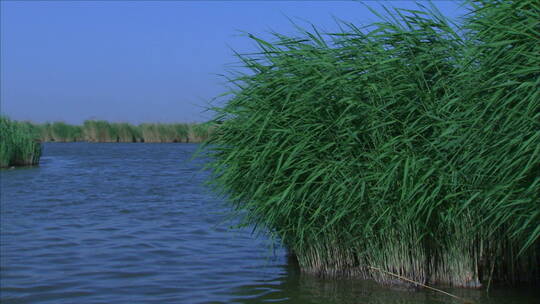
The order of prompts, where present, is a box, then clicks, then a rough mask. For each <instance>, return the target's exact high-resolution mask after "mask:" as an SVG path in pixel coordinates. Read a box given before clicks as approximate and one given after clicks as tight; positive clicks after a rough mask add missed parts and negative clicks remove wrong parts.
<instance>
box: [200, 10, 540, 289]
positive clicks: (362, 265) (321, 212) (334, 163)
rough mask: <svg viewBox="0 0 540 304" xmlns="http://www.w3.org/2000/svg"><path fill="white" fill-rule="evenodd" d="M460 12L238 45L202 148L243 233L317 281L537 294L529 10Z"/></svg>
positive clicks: (538, 188)
mask: <svg viewBox="0 0 540 304" xmlns="http://www.w3.org/2000/svg"><path fill="white" fill-rule="evenodd" d="M468 5H469V7H470V8H471V11H470V13H469V14H468V15H467V17H466V18H465V19H464V20H463V21H462V22H460V23H456V24H454V23H452V22H451V21H450V20H448V19H446V18H445V17H443V16H442V15H441V14H440V12H438V11H437V10H436V9H435V8H434V7H426V6H419V8H418V10H395V11H391V10H387V14H386V15H379V17H380V21H379V22H377V23H375V24H371V25H369V26H366V27H362V28H360V27H357V26H356V25H354V24H350V23H345V22H343V23H342V24H341V28H342V31H341V32H339V33H328V34H323V33H320V32H319V31H318V30H317V29H316V27H313V29H311V30H303V29H300V30H299V31H300V33H299V34H298V36H295V37H288V36H284V35H281V34H279V33H275V34H274V39H273V40H272V41H265V40H262V39H260V38H257V37H255V36H253V35H250V38H251V39H253V40H254V41H255V42H256V43H257V44H258V45H259V50H260V51H259V52H258V53H257V54H249V55H239V58H240V59H241V61H242V63H243V64H244V66H245V67H246V68H248V69H249V70H250V72H248V73H246V74H240V75H239V76H235V77H234V78H233V80H231V83H232V86H233V89H232V93H231V94H232V96H231V98H230V100H229V101H228V102H227V104H226V105H225V106H222V107H216V108H215V109H214V110H215V111H216V112H217V115H216V116H215V118H214V120H213V123H214V125H219V128H217V129H216V130H214V133H213V136H212V138H211V139H210V140H209V142H208V143H207V145H206V149H207V150H206V151H207V152H208V156H210V157H211V162H210V164H209V168H211V169H212V172H213V180H212V185H213V186H214V187H215V189H217V190H218V191H220V193H222V194H224V195H226V196H227V197H228V199H229V200H230V202H231V204H232V206H233V207H234V209H235V210H236V211H237V212H238V215H239V216H241V218H242V219H243V221H242V223H243V225H246V226H254V227H256V229H259V231H269V232H270V234H271V235H272V236H274V237H276V238H279V239H280V240H281V241H282V242H283V244H284V245H285V246H287V247H288V248H289V249H290V251H291V252H292V253H294V254H295V255H296V257H297V259H298V261H299V264H300V266H301V269H302V270H303V271H304V272H308V273H313V274H317V275H320V276H352V277H361V278H373V279H375V280H376V281H379V282H382V283H388V284H395V283H398V282H397V281H396V279H395V277H393V276H389V275H387V274H386V273H392V274H395V275H398V276H401V277H405V278H408V279H411V280H414V281H416V282H420V283H422V284H446V285H452V286H462V287H479V286H481V285H482V284H486V283H488V284H489V283H490V282H492V281H496V282H501V283H508V284H518V283H523V282H526V283H536V284H538V283H539V282H540V242H539V236H540V199H539V198H540V177H539V174H538V172H540V91H539V90H538V88H539V87H540V77H539V76H540V57H539V54H540V43H538V42H539V38H538V37H539V35H540V33H539V28H540V26H539V25H540V24H539V19H538V18H537V17H538V16H539V15H540V7H539V4H538V2H537V1H532V0H520V1H495V0H484V1H472V2H468ZM375 269H379V270H382V271H377V270H375Z"/></svg>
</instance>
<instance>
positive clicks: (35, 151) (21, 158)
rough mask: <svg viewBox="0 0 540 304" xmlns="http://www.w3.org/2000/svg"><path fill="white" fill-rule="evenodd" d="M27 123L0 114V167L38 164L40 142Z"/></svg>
mask: <svg viewBox="0 0 540 304" xmlns="http://www.w3.org/2000/svg"><path fill="white" fill-rule="evenodd" d="M33 132H34V130H32V129H31V128H30V127H29V126H28V125H27V124H24V123H18V122H15V121H12V120H10V119H9V118H7V117H5V116H0V168H6V167H10V166H31V165H37V164H39V158H40V156H41V144H40V143H39V141H38V140H37V138H36V137H35V136H34V134H35V133H33Z"/></svg>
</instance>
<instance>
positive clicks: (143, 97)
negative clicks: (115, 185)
mask: <svg viewBox="0 0 540 304" xmlns="http://www.w3.org/2000/svg"><path fill="white" fill-rule="evenodd" d="M421 2H422V3H426V2H425V1H421ZM365 3H366V4H368V5H369V6H371V7H373V8H374V9H375V10H377V11H381V5H382V4H384V5H386V6H390V7H399V8H415V7H416V6H415V4H414V2H413V1H365ZM433 3H434V4H435V5H436V6H437V7H438V8H439V10H440V11H441V12H442V13H443V15H446V16H448V17H450V18H459V17H460V16H463V15H464V14H465V13H466V12H467V10H466V8H464V7H462V6H461V1H437V0H435V1H434V2H433ZM336 18H337V19H341V20H344V21H348V22H353V23H355V24H357V25H367V24H369V23H371V22H373V21H376V20H378V19H377V18H376V17H375V16H373V14H372V13H371V12H370V11H369V10H368V9H367V8H366V7H365V6H364V5H362V4H361V3H359V2H357V1H265V0H262V1H261V0H259V1H247V0H244V1H180V0H178V1H134V0H123V1H120V0H118V1H79V0H71V1H59V0H57V1H32V0H26V1H22V0H2V1H1V2H0V110H1V113H2V115H7V116H9V117H10V118H11V119H15V120H28V121H33V122H36V123H42V122H46V121H63V122H66V123H71V124H81V123H82V122H83V121H84V120H87V119H104V120H108V121H111V122H129V123H135V124H138V123H142V122H164V123H169V122H201V121H205V120H208V119H209V118H211V116H212V113H211V112H209V111H207V108H208V107H209V105H210V102H211V100H212V99H213V98H214V97H216V96H218V95H220V94H222V93H224V92H226V91H227V83H226V80H225V78H224V77H223V76H222V75H224V74H228V73H229V72H230V71H231V70H232V71H234V70H238V69H239V64H238V60H237V59H236V57H235V56H234V52H233V50H234V51H237V52H239V53H250V52H254V51H256V47H255V44H254V43H253V42H252V41H251V40H250V39H249V38H247V37H246V33H251V34H254V35H256V36H258V37H262V38H269V37H270V32H271V31H275V32H278V33H282V34H292V35H294V34H295V33H296V30H295V28H294V26H293V25H292V24H291V21H290V20H293V21H294V22H295V23H297V24H299V25H301V26H309V24H310V23H312V24H314V25H316V26H317V27H318V28H319V29H321V30H322V31H323V32H324V31H327V32H332V31H334V32H335V31H337V30H338V25H337V23H336Z"/></svg>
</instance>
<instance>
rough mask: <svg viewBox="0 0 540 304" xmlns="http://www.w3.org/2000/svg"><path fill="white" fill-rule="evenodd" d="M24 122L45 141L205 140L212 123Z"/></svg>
mask: <svg viewBox="0 0 540 304" xmlns="http://www.w3.org/2000/svg"><path fill="white" fill-rule="evenodd" d="M20 124H24V125H25V126H26V127H27V128H29V129H31V130H32V133H33V134H37V136H38V137H39V138H40V139H41V140H42V141H44V142H76V141H88V142H124V143H127V142H147V143H167V142H170V143H172V142H179V143H180V142H183V143H186V142H194V143H198V142H202V141H204V140H206V139H208V137H209V136H210V135H211V133H212V130H213V127H212V125H211V124H209V123H200V124H196V123H176V124H164V123H143V124H140V125H132V124H128V123H111V122H108V121H104V120H87V121H85V122H84V123H83V125H82V126H77V125H69V124H66V123H63V122H54V123H44V124H32V123H28V122H24V123H22V122H21V123H20Z"/></svg>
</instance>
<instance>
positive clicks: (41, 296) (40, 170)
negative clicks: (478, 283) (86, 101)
mask: <svg viewBox="0 0 540 304" xmlns="http://www.w3.org/2000/svg"><path fill="white" fill-rule="evenodd" d="M196 149H197V145H195V144H120V143H119V144H91V143H69V144H68V143H47V144H45V145H44V154H43V157H42V160H41V165H40V166H39V167H33V168H23V169H14V170H2V171H1V172H0V177H1V218H0V219H1V238H0V254H1V255H0V256H1V259H0V274H1V277H0V283H1V284H0V285H1V287H0V292H1V294H0V301H1V302H2V303H6V304H7V303H325V304H326V303H328V304H332V303H351V304H352V303H355V304H374V303H381V304H383V303H384V304H394V303H395V304H397V303H399V304H409V303H411V304H412V303H420V304H433V303H439V304H440V303H459V301H456V300H453V299H452V298H449V297H447V296H444V295H438V294H435V293H433V292H429V291H420V292H408V291H401V290H393V289H388V288H383V287H381V286H379V285H377V284H374V283H372V282H369V281H361V280H322V279H318V278H314V277H311V276H306V275H302V274H300V272H299V271H298V267H297V265H296V263H295V261H294V260H293V259H290V258H288V257H287V253H286V251H285V250H284V249H282V248H279V247H278V246H277V247H276V246H274V249H272V247H271V242H270V241H269V240H267V239H265V238H264V237H256V236H254V235H252V234H251V230H250V229H236V228H231V226H232V225H234V224H235V223H234V222H233V221H230V220H227V218H228V217H227V211H228V210H229V209H228V207H227V206H226V204H225V203H224V202H223V200H221V199H220V198H218V197H216V196H215V195H214V194H212V193H211V192H210V191H209V190H208V189H207V188H205V187H204V186H203V183H204V181H205V180H207V178H208V174H207V173H206V172H204V171H201V170H200V167H201V164H202V162H203V161H202V160H191V156H192V154H193V153H194V151H195V150H196ZM446 290H447V291H451V292H453V293H456V294H458V295H460V296H463V297H467V298H469V299H471V300H473V301H475V302H476V303H481V304H503V303H504V304H512V303H537V302H536V301H537V300H538V299H539V298H540V294H539V293H538V292H535V291H533V290H530V289H521V290H518V289H510V290H508V289H495V290H493V291H492V292H491V293H490V294H489V296H488V295H487V294H486V293H485V292H484V291H478V290H460V289H454V290H452V289H446Z"/></svg>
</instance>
